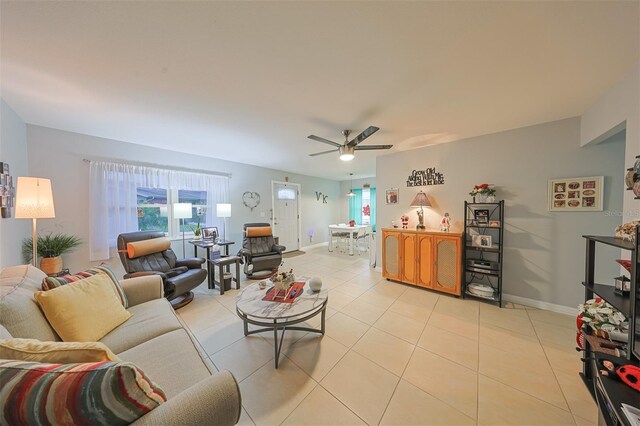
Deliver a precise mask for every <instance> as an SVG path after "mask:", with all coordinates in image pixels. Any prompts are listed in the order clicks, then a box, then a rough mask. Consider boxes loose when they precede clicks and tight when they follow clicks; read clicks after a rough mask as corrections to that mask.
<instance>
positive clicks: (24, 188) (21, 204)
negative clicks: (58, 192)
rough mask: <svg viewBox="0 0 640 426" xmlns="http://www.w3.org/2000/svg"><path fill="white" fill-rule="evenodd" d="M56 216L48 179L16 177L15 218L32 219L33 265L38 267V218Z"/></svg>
mask: <svg viewBox="0 0 640 426" xmlns="http://www.w3.org/2000/svg"><path fill="white" fill-rule="evenodd" d="M54 217H56V211H55V208H54V206H53V193H52V191H51V181H50V180H49V179H43V178H37V177H20V176H19V177H18V184H17V189H16V219H32V220H33V240H32V244H31V245H32V247H33V259H32V261H33V266H35V267H36V268H37V267H38V264H37V263H38V232H37V220H38V219H51V218H54Z"/></svg>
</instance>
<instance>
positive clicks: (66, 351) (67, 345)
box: [0, 339, 120, 364]
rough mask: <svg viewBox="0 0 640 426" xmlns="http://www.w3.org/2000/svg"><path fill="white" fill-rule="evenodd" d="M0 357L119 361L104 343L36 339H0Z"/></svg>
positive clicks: (64, 361) (62, 361)
mask: <svg viewBox="0 0 640 426" xmlns="http://www.w3.org/2000/svg"><path fill="white" fill-rule="evenodd" d="M0 359H14V360H18V361H33V362H46V363H49V364H72V363H78V362H104V361H120V358H118V357H117V356H116V355H115V354H114V353H113V352H111V350H110V349H109V348H108V347H107V346H106V345H105V344H104V343H99V342H41V341H40V340H36V339H6V340H0Z"/></svg>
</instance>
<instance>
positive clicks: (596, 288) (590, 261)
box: [580, 227, 640, 397]
mask: <svg viewBox="0 0 640 426" xmlns="http://www.w3.org/2000/svg"><path fill="white" fill-rule="evenodd" d="M635 233H636V235H635V237H636V238H635V242H631V241H626V240H623V239H622V238H616V237H608V236H607V237H601V236H594V235H584V238H585V240H586V243H587V249H586V261H585V279H584V281H583V282H582V285H583V286H584V299H585V301H586V300H589V299H592V298H593V297H594V294H596V295H598V296H599V297H601V298H602V299H604V300H605V301H606V302H607V303H609V304H610V305H611V306H613V307H614V308H615V309H617V310H618V311H620V312H621V313H622V314H623V315H624V316H626V317H627V318H629V331H628V333H629V344H628V348H627V357H626V358H627V359H628V360H634V356H633V354H632V351H631V347H630V346H631V344H632V342H633V341H634V340H633V335H634V333H637V332H638V331H637V330H635V327H636V324H634V321H633V318H635V315H636V314H635V309H636V308H635V300H634V297H638V296H637V295H636V292H638V291H639V289H638V285H639V283H638V279H639V278H640V276H639V275H638V268H640V227H637V228H636V230H635ZM597 244H605V245H608V246H612V247H616V248H619V249H621V250H624V251H628V252H630V258H631V291H630V293H629V295H627V296H621V295H619V294H617V293H615V292H614V286H612V285H605V284H599V283H596V282H595V264H596V245H597ZM593 357H594V351H592V350H591V346H590V345H589V343H588V342H587V341H585V345H584V357H583V358H582V363H583V364H582V373H580V376H581V377H582V380H583V381H584V382H585V385H586V386H587V388H588V389H589V391H590V392H591V394H592V395H593V396H594V397H595V388H594V377H595V373H596V372H594V368H593V365H592V364H593V361H592V360H593ZM635 361H636V362H637V360H635Z"/></svg>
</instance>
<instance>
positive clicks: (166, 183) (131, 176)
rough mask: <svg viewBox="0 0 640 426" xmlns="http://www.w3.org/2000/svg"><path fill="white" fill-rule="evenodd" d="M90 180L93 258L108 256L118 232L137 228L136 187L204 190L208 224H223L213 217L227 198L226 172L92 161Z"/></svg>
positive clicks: (90, 237)
mask: <svg viewBox="0 0 640 426" xmlns="http://www.w3.org/2000/svg"><path fill="white" fill-rule="evenodd" d="M89 180H90V199H89V213H90V218H89V223H90V230H89V248H90V253H89V256H90V260H92V261H95V260H103V259H109V257H110V249H114V248H115V247H116V239H117V238H118V235H119V234H121V233H123V232H133V231H137V230H138V214H137V189H138V188H164V189H168V190H173V189H187V190H194V191H206V192H207V211H206V216H205V219H206V220H205V223H206V224H207V226H218V227H221V226H222V224H223V219H219V218H217V217H216V215H215V206H216V203H226V202H228V200H229V178H228V177H225V176H216V175H210V174H203V173H191V172H182V171H177V170H168V169H161V168H155V167H145V166H138V165H133V164H121V163H109V162H102V161H91V164H90V167H89ZM174 202H177V200H174Z"/></svg>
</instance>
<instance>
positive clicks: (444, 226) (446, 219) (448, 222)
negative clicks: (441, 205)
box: [440, 213, 451, 232]
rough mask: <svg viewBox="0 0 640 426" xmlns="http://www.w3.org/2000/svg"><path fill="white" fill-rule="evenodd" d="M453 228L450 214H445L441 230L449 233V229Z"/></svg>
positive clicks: (441, 222)
mask: <svg viewBox="0 0 640 426" xmlns="http://www.w3.org/2000/svg"><path fill="white" fill-rule="evenodd" d="M450 226H451V219H450V218H449V213H445V214H444V216H442V220H441V221H440V230H441V231H442V232H449V227H450Z"/></svg>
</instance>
